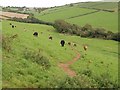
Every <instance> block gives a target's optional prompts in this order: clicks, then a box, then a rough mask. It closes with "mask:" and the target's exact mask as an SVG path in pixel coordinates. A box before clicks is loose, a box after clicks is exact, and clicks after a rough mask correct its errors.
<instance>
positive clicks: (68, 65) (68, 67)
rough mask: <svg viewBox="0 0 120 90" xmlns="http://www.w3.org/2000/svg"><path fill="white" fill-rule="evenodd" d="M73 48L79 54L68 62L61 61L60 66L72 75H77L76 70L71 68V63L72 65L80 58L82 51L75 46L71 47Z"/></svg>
mask: <svg viewBox="0 0 120 90" xmlns="http://www.w3.org/2000/svg"><path fill="white" fill-rule="evenodd" d="M71 49H72V50H74V52H75V53H76V54H77V55H76V56H75V57H74V58H73V59H72V60H71V61H69V62H67V63H59V64H58V66H59V67H60V68H62V69H63V70H64V72H66V73H67V74H68V76H70V77H74V76H76V72H75V71H74V70H72V69H71V68H70V65H72V64H73V63H74V62H76V61H77V60H78V59H79V58H80V53H79V52H78V51H77V50H75V49H74V48H73V47H71Z"/></svg>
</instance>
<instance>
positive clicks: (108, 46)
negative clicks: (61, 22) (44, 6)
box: [2, 21, 118, 88]
mask: <svg viewBox="0 0 120 90" xmlns="http://www.w3.org/2000/svg"><path fill="white" fill-rule="evenodd" d="M10 22H11V23H13V24H15V25H16V26H17V27H16V28H14V29H13V28H11V26H10V25H9V23H10ZM2 24H3V35H5V36H8V35H9V36H11V35H15V34H18V37H17V38H16V39H15V40H14V41H13V42H12V43H11V48H12V51H10V52H5V51H4V50H3V54H2V56H3V61H4V62H3V63H2V64H3V68H2V70H3V75H2V76H3V78H2V80H3V87H30V88H31V87H34V88H35V87H36V88H38V87H39V88H40V87H41V88H42V87H48V88H51V87H100V86H102V84H103V85H104V86H105V87H109V85H108V84H109V83H107V84H106V82H107V81H106V82H105V83H103V82H102V81H100V80H102V79H103V77H101V75H103V74H106V73H107V71H109V75H110V77H111V78H108V81H109V82H110V83H111V82H112V85H113V84H114V85H113V86H111V85H110V87H115V85H117V83H116V80H117V79H118V58H117V57H118V50H117V49H118V42H116V41H112V40H100V39H87V38H80V37H78V36H70V35H63V34H59V33H57V32H55V30H54V28H53V27H51V26H47V25H40V24H26V23H19V22H13V21H2ZM24 28H25V29H26V30H24ZM34 31H37V32H38V33H39V36H38V37H34V36H33V35H32V34H33V32H34ZM41 32H43V34H41ZM49 34H50V35H51V36H52V37H53V40H49V39H48V38H49ZM61 39H64V40H65V41H66V44H65V47H61V46H60V40H61ZM67 42H74V43H76V44H77V46H76V47H74V48H75V49H76V50H78V51H79V52H80V54H81V59H79V60H78V61H77V62H75V63H74V64H73V65H72V66H71V68H72V69H73V70H75V72H76V73H77V75H78V76H77V77H76V79H74V78H72V79H71V78H69V77H67V75H66V73H65V72H64V71H63V70H62V69H61V68H59V67H58V63H59V62H63V63H64V62H67V61H69V60H72V58H74V57H75V56H76V54H75V53H74V51H72V50H71V49H70V47H69V46H68V45H67ZM83 44H87V45H88V50H87V52H84V50H83ZM26 48H27V49H28V50H26ZM39 49H40V54H39ZM29 50H30V52H29V53H30V54H27V58H25V57H24V55H25V52H27V51H29ZM37 55H39V56H40V57H37ZM41 55H42V56H44V57H46V58H45V59H48V60H49V62H48V63H49V65H50V67H49V69H44V68H43V66H42V65H40V64H38V63H36V61H39V60H40V58H41ZM36 57H37V58H36ZM35 58H36V59H35ZM34 60H35V62H34ZM42 60H43V59H42ZM48 60H47V61H48ZM89 61H91V63H89ZM101 62H102V63H101ZM82 75H84V76H83V81H81V80H79V79H80V77H82ZM79 76H80V77H79ZM99 78H100V79H99ZM101 78H102V79H101ZM77 80H78V81H77ZM96 80H98V81H99V83H100V84H99V83H98V82H96ZM81 83H82V84H81ZM101 83H102V84H101Z"/></svg>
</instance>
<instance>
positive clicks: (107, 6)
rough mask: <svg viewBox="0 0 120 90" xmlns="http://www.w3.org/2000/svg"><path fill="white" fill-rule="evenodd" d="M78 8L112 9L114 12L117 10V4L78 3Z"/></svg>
mask: <svg viewBox="0 0 120 90" xmlns="http://www.w3.org/2000/svg"><path fill="white" fill-rule="evenodd" d="M78 6H79V7H89V8H97V9H112V10H115V9H117V8H118V3H117V2H89V3H86V2H85V3H80V4H78Z"/></svg>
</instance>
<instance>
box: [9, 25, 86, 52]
mask: <svg viewBox="0 0 120 90" xmlns="http://www.w3.org/2000/svg"><path fill="white" fill-rule="evenodd" d="M10 25H11V27H12V28H15V27H16V26H15V25H14V24H12V23H10ZM24 29H25V28H24ZM41 34H43V32H41ZM38 35H39V33H38V32H34V33H33V36H35V37H38ZM49 39H50V40H52V39H53V37H52V36H49ZM60 44H61V46H62V47H64V45H65V40H61V41H60ZM67 44H68V45H73V46H77V44H76V43H72V42H68V43H67ZM87 48H88V46H87V45H84V46H83V49H84V50H85V51H86V50H87Z"/></svg>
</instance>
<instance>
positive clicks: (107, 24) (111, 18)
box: [35, 2, 118, 32]
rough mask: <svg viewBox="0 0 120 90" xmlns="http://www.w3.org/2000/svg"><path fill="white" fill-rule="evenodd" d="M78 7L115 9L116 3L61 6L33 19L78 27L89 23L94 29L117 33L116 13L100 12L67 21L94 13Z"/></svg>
mask: <svg viewBox="0 0 120 90" xmlns="http://www.w3.org/2000/svg"><path fill="white" fill-rule="evenodd" d="M80 6H85V7H87V6H88V7H95V8H104V9H115V8H117V3H110V2H106V3H104V4H103V2H102V3H99V2H98V3H97V2H95V3H80V4H77V5H74V6H73V7H70V6H63V7H59V8H57V7H56V8H52V9H49V10H45V11H44V12H42V13H41V14H38V13H36V14H35V17H37V18H39V19H40V20H44V21H49V22H54V21H55V20H57V19H64V20H66V21H68V22H70V23H75V24H77V25H80V26H83V25H85V24H87V23H89V24H92V25H93V26H94V27H104V28H105V29H107V30H110V31H113V32H118V25H117V24H116V23H117V22H118V21H117V20H118V13H117V12H113V13H109V12H102V11H101V12H98V13H93V14H89V15H85V16H80V17H75V18H70V19H68V18H69V17H73V16H77V15H81V14H85V13H88V12H93V11H95V10H93V9H83V8H79V7H80Z"/></svg>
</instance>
